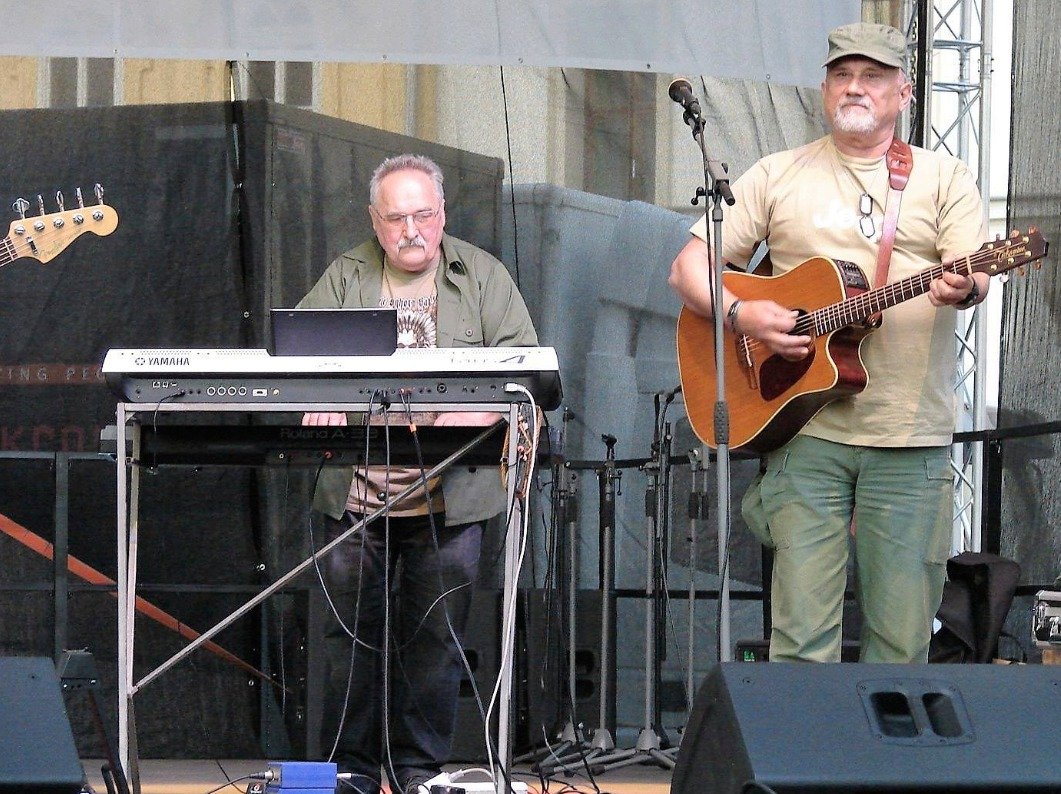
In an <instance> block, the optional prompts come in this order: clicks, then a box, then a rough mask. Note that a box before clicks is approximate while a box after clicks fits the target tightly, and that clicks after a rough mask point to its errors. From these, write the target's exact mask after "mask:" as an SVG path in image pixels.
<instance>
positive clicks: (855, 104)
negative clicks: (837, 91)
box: [840, 102, 870, 110]
mask: <svg viewBox="0 0 1061 794" xmlns="http://www.w3.org/2000/svg"><path fill="white" fill-rule="evenodd" d="M844 108H862V109H863V110H869V109H870V108H869V105H867V104H865V103H864V102H845V103H844V104H842V105H840V109H841V110H843V109H844Z"/></svg>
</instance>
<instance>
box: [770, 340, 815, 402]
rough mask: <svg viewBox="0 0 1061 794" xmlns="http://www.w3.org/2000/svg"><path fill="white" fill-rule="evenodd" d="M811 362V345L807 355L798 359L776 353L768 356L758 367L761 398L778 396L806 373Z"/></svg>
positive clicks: (812, 348)
mask: <svg viewBox="0 0 1061 794" xmlns="http://www.w3.org/2000/svg"><path fill="white" fill-rule="evenodd" d="M812 363H814V346H813V345H811V349H810V353H809V354H808V355H807V357H806V358H804V359H800V360H799V361H788V360H786V359H783V358H781V356H779V355H777V354H774V355H772V356H770V358H768V359H766V361H764V362H763V365H762V367H761V368H760V369H759V393H760V394H761V395H762V398H763V399H764V400H766V401H767V402H769V401H770V400H774V399H777V398H778V397H780V396H781V395H782V394H784V393H785V392H786V391H788V390H789V389H791V388H792V385H793V384H794V383H796V382H797V381H798V380H799V379H800V378H802V377H803V376H804V375H806V374H807V370H809V369H810V367H811V364H812Z"/></svg>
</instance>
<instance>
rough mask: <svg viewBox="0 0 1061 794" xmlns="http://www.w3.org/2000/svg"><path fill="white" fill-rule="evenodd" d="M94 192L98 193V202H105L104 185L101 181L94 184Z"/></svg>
mask: <svg viewBox="0 0 1061 794" xmlns="http://www.w3.org/2000/svg"><path fill="white" fill-rule="evenodd" d="M92 192H93V193H95V194H96V203H97V204H102V203H103V185H101V184H100V183H99V182H97V183H96V184H95V185H94V186H93V188H92Z"/></svg>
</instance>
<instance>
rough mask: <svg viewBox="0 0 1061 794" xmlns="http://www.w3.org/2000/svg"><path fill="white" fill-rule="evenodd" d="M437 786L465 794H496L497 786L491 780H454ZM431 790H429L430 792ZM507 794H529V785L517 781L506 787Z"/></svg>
mask: <svg viewBox="0 0 1061 794" xmlns="http://www.w3.org/2000/svg"><path fill="white" fill-rule="evenodd" d="M435 785H442V786H448V787H449V788H451V789H456V790H463V791H464V792H465V794H496V792H497V786H496V784H494V783H491V782H490V781H489V780H453V781H450V782H449V783H442V784H439V783H436V784H435ZM430 790H431V789H430V788H428V791H430ZM504 791H505V794H509V792H515V794H528V789H527V784H526V783H524V782H523V781H521V780H515V781H513V782H512V785H511V786H505V788H504Z"/></svg>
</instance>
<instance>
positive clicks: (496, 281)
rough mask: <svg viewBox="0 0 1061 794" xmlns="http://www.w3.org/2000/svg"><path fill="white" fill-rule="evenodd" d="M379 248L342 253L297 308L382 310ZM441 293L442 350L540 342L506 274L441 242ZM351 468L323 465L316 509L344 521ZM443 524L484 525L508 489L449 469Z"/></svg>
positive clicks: (460, 246)
mask: <svg viewBox="0 0 1061 794" xmlns="http://www.w3.org/2000/svg"><path fill="white" fill-rule="evenodd" d="M383 257H384V253H383V248H382V247H380V244H379V242H378V241H377V240H376V239H374V238H373V239H372V240H370V241H368V242H365V243H362V244H361V245H359V246H357V247H356V248H353V249H351V250H349V251H347V252H346V253H344V254H341V255H340V256H339V257H338V258H337V259H335V261H333V262H332V263H331V264H330V265H328V268H327V270H325V271H324V274H323V275H322V276H321V277H320V280H318V281H317V283H316V284H315V285H314V286H313V288H312V289H311V290H310V291H309V293H307V295H306V297H304V298H303V299H302V300H301V301H299V304H298V306H299V308H306V309H325V308H344V307H345V308H361V307H372V306H377V305H379V298H380V294H381V293H382V291H383ZM436 283H437V287H438V322H437V329H436V334H437V344H438V346H439V347H522V346H534V345H537V344H538V336H537V334H536V333H535V332H534V325H533V324H532V323H531V318H530V314H529V313H528V312H527V306H526V304H525V303H524V302H523V298H522V297H521V296H520V294H519V291H518V290H517V289H516V285H515V283H514V282H513V281H512V277H511V276H510V275H509V274H508V270H506V269H505V266H504V265H503V264H501V262H499V261H498V260H497V259H495V258H494V257H493V256H491V255H490V254H488V253H487V252H486V251H483V250H482V249H480V248H476V247H475V246H474V245H471V244H470V243H466V242H464V241H463V240H458V239H457V238H455V237H450V236H449V235H443V238H442V261H441V262H440V264H439V268H438V275H437V278H436ZM353 477H354V474H353V469H343V468H336V467H326V468H325V469H324V470H323V471H322V472H321V476H320V478H319V480H318V482H317V490H316V492H315V493H314V495H313V506H314V508H316V509H317V510H319V511H321V512H322V513H325V514H327V515H330V516H331V517H332V518H336V519H338V518H341V517H342V515H343V512H344V511H345V510H346V498H347V496H348V494H349V493H350V484H351V483H352V482H353ZM442 493H443V495H444V497H445V500H446V524H447V526H452V525H454V524H466V523H469V522H472V521H485V520H486V519H488V518H492V517H493V516H495V515H497V514H498V513H500V512H502V511H503V510H504V509H505V491H504V489H503V488H502V487H501V481H500V478H499V476H498V472H497V469H496V468H494V467H492V466H491V467H489V468H483V467H478V468H476V467H467V466H453V467H451V468H450V470H449V471H447V472H446V473H445V474H444V475H443V476H442Z"/></svg>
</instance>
